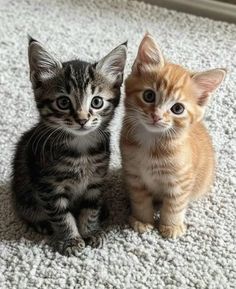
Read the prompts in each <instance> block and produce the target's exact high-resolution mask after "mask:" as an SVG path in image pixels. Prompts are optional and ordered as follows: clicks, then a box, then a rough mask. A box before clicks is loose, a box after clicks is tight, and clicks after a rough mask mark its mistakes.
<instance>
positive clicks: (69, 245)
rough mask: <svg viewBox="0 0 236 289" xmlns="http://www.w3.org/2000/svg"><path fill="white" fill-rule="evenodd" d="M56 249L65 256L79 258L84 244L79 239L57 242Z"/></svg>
mask: <svg viewBox="0 0 236 289" xmlns="http://www.w3.org/2000/svg"><path fill="white" fill-rule="evenodd" d="M55 247H56V249H57V250H58V251H59V252H60V253H61V254H62V255H65V256H68V257H69V256H79V255H80V252H81V251H82V250H83V249H84V248H85V242H84V240H83V239H82V238H81V237H76V238H73V239H68V240H63V241H58V242H57V244H56V246H55Z"/></svg>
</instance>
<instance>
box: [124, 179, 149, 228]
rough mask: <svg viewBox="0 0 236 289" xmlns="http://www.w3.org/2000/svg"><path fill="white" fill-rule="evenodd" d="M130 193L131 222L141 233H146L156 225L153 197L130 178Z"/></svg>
mask: <svg viewBox="0 0 236 289" xmlns="http://www.w3.org/2000/svg"><path fill="white" fill-rule="evenodd" d="M129 194H130V202H131V216H130V217H129V223H130V225H131V227H132V228H133V229H134V230H135V231H136V232H139V233H144V232H146V231H148V230H150V229H153V226H154V209H153V203H152V201H153V197H152V195H151V193H150V192H148V191H147V189H146V188H145V187H144V186H143V185H142V184H141V183H140V182H138V181H137V178H135V182H134V181H131V179H129Z"/></svg>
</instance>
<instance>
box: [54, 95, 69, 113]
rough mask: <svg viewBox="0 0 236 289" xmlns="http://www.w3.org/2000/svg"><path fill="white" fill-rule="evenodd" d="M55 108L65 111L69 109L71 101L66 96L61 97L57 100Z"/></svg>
mask: <svg viewBox="0 0 236 289" xmlns="http://www.w3.org/2000/svg"><path fill="white" fill-rule="evenodd" d="M57 106H58V107H59V108H60V109H62V110H66V109H69V108H70V106H71V101H70V99H69V97H67V96H61V97H59V98H58V99H57Z"/></svg>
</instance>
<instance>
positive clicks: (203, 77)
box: [192, 68, 226, 106]
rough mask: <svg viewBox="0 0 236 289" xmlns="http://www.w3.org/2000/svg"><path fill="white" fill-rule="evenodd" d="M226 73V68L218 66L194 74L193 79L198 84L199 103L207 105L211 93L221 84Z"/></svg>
mask: <svg viewBox="0 0 236 289" xmlns="http://www.w3.org/2000/svg"><path fill="white" fill-rule="evenodd" d="M225 75H226V70H225V69H223V68H222V69H220V68H217V69H212V70H208V71H204V72H199V73H195V74H194V75H193V76H192V79H193V81H194V83H195V84H196V88H197V98H198V104H199V105H200V106H205V105H206V104H207V102H208V100H209V96H210V94H211V93H212V92H213V91H214V90H216V89H217V87H218V86H219V85H220V84H221V82H222V81H223V80H224V78H225Z"/></svg>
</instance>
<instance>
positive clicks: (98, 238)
mask: <svg viewBox="0 0 236 289" xmlns="http://www.w3.org/2000/svg"><path fill="white" fill-rule="evenodd" d="M106 240H107V235H106V234H105V233H104V232H99V233H96V234H95V235H92V236H89V237H88V238H86V239H85V242H86V245H89V246H90V247H92V248H99V249H101V248H102V247H103V245H104V244H105V242H106Z"/></svg>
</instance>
